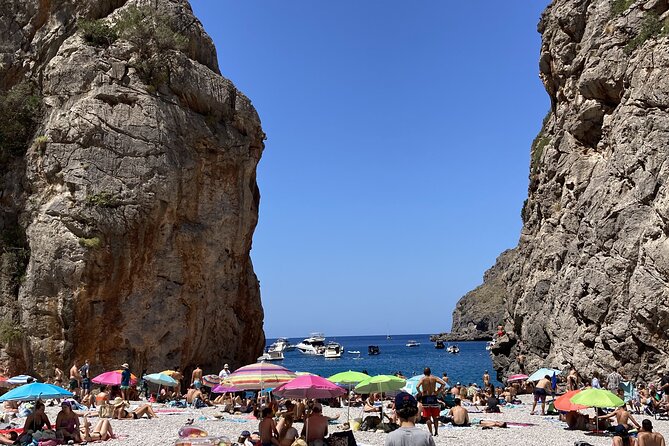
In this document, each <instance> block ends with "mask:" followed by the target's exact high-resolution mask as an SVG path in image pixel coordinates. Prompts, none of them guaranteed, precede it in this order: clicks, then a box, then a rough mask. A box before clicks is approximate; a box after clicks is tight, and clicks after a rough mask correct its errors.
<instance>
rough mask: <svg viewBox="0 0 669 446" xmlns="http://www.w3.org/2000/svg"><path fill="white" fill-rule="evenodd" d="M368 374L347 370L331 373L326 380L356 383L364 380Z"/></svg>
mask: <svg viewBox="0 0 669 446" xmlns="http://www.w3.org/2000/svg"><path fill="white" fill-rule="evenodd" d="M369 377H370V376H369V375H367V374H365V373H360V372H354V371H353V370H349V371H348V372H339V373H337V374H335V375H332V376H331V377H329V378H328V381H332V382H333V383H337V384H358V383H359V382H361V381H364V380H366V379H367V378H369Z"/></svg>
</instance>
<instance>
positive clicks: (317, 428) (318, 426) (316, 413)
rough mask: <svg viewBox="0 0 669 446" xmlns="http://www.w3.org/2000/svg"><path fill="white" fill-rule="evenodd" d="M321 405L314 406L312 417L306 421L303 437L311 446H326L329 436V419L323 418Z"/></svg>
mask: <svg viewBox="0 0 669 446" xmlns="http://www.w3.org/2000/svg"><path fill="white" fill-rule="evenodd" d="M322 412H323V408H322V407H321V405H320V403H316V404H314V407H313V408H312V412H311V415H309V416H308V417H307V419H306V420H304V427H302V436H303V437H305V438H306V439H307V444H308V445H309V446H324V445H325V437H326V436H327V435H328V419H327V418H326V417H324V416H323V413H322Z"/></svg>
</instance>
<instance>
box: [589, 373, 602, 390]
mask: <svg viewBox="0 0 669 446" xmlns="http://www.w3.org/2000/svg"><path fill="white" fill-rule="evenodd" d="M590 387H592V388H593V389H601V388H602V385H601V384H600V383H599V373H597V372H593V373H592V381H590Z"/></svg>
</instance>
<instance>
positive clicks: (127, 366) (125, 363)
mask: <svg viewBox="0 0 669 446" xmlns="http://www.w3.org/2000/svg"><path fill="white" fill-rule="evenodd" d="M121 367H122V368H124V369H128V368H130V366H129V365H128V363H127V362H124V363H123V364H121Z"/></svg>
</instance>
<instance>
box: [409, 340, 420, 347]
mask: <svg viewBox="0 0 669 446" xmlns="http://www.w3.org/2000/svg"><path fill="white" fill-rule="evenodd" d="M406 346H407V347H420V342H418V341H414V340H413V339H411V340H409V341H407V343H406Z"/></svg>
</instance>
